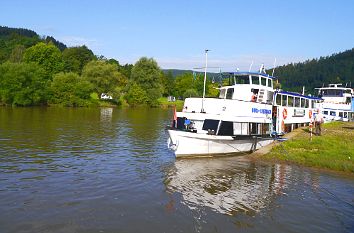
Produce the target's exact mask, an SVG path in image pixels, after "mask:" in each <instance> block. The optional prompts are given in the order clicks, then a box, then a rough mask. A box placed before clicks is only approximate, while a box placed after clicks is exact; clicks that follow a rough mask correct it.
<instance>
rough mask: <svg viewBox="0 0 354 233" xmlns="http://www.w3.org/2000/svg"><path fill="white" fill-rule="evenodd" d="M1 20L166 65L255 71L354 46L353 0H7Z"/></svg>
mask: <svg viewBox="0 0 354 233" xmlns="http://www.w3.org/2000/svg"><path fill="white" fill-rule="evenodd" d="M0 8H1V9H0V12H1V14H0V25H2V26H9V27H21V28H28V29H31V30H34V31H36V32H37V33H38V34H40V35H50V36H54V37H55V38H56V39H58V40H60V41H62V42H64V43H65V44H67V45H68V46H75V45H82V44H86V45H87V46H88V47H89V48H90V49H92V50H93V52H94V53H95V54H97V55H103V56H105V57H107V58H114V59H117V60H118V61H119V62H120V63H121V64H125V63H135V62H136V61H137V60H138V59H139V58H140V57H142V56H147V57H153V58H154V59H155V60H157V62H158V63H159V65H160V66H161V67H162V68H177V69H191V68H193V67H196V66H197V67H198V66H203V63H204V49H206V48H207V49H210V50H211V51H210V52H209V54H208V58H209V59H208V60H209V64H210V66H215V67H221V68H222V69H223V70H225V71H226V70H228V71H231V70H234V69H235V68H236V67H238V68H240V69H241V70H248V68H249V66H250V64H251V62H252V61H253V62H254V65H253V69H256V68H258V67H259V66H260V65H261V63H264V64H265V65H266V67H267V68H270V67H272V66H273V62H274V58H276V59H277V65H282V64H287V63H290V62H298V61H304V60H306V59H312V58H318V57H320V56H327V55H331V54H333V53H336V52H340V51H344V50H347V49H351V48H353V47H354V16H353V13H354V1H351V0H341V1H333V0H321V1H320V0H318V1H311V0H307V1H305V0H297V1H284V0H283V1H281V0H279V1H275V0H268V1H251V0H250V1H236V0H230V1H226V0H219V1H209V0H204V1H203V0H200V1H199V0H189V1H187V0H179V1H168V0H164V1H162V0H161V1H160V0H159V1H153V0H150V1H143V0H141V1H138V0H129V1H128V0H127V1H119V0H117V1H109V0H100V1H99V0H97V1H93V0H86V1H85V0H81V1H78V0H61V1H50V0H46V1H45V0H43V1H39V0H32V1H31V0H28V1H26V0H23V1H19V0H1V4H0Z"/></svg>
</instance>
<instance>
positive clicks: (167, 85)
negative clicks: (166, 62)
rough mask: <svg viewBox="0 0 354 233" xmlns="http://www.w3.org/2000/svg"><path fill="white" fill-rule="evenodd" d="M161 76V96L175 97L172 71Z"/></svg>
mask: <svg viewBox="0 0 354 233" xmlns="http://www.w3.org/2000/svg"><path fill="white" fill-rule="evenodd" d="M161 76H162V78H161V81H162V86H163V96H170V95H172V96H173V95H175V78H174V77H173V75H172V71H169V72H167V74H165V73H162V74H161Z"/></svg>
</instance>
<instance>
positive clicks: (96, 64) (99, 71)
mask: <svg viewBox="0 0 354 233" xmlns="http://www.w3.org/2000/svg"><path fill="white" fill-rule="evenodd" d="M82 75H83V77H84V78H85V79H86V80H88V81H89V82H91V83H92V84H93V86H94V91H95V92H97V93H98V94H101V93H108V94H109V95H112V96H113V98H119V97H117V96H114V95H113V93H115V94H117V92H116V90H117V89H116V88H117V87H120V88H121V89H123V87H125V85H126V84H127V78H126V77H125V76H124V75H122V74H121V73H120V72H118V70H117V67H116V65H114V64H110V63H108V62H106V61H102V60H98V61H90V62H89V63H87V65H86V66H85V67H84V69H83V71H82Z"/></svg>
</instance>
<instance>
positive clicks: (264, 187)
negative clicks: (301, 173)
mask: <svg viewBox="0 0 354 233" xmlns="http://www.w3.org/2000/svg"><path fill="white" fill-rule="evenodd" d="M289 169H290V167H289V166H286V165H274V166H273V167H271V166H261V165H256V164H254V163H250V161H245V160H242V158H240V157H224V158H218V159H193V160H177V161H176V162H175V167H173V168H172V169H170V170H169V172H168V173H167V174H166V176H167V177H166V180H167V182H166V188H167V190H168V191H169V192H172V193H180V194H181V195H182V198H183V200H184V203H185V204H186V205H187V206H188V207H189V208H191V209H195V208H201V207H209V208H211V209H212V210H213V211H215V212H218V213H222V214H228V215H234V214H236V213H237V212H249V213H256V212H258V211H260V210H261V209H263V208H265V207H267V206H268V205H269V203H270V202H271V201H272V200H273V196H274V195H276V194H281V193H283V190H284V188H286V185H287V184H286V177H287V176H288V175H289V172H290V171H289Z"/></svg>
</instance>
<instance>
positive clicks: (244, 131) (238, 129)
mask: <svg viewBox="0 0 354 233" xmlns="http://www.w3.org/2000/svg"><path fill="white" fill-rule="evenodd" d="M234 135H248V123H238V122H234Z"/></svg>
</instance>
